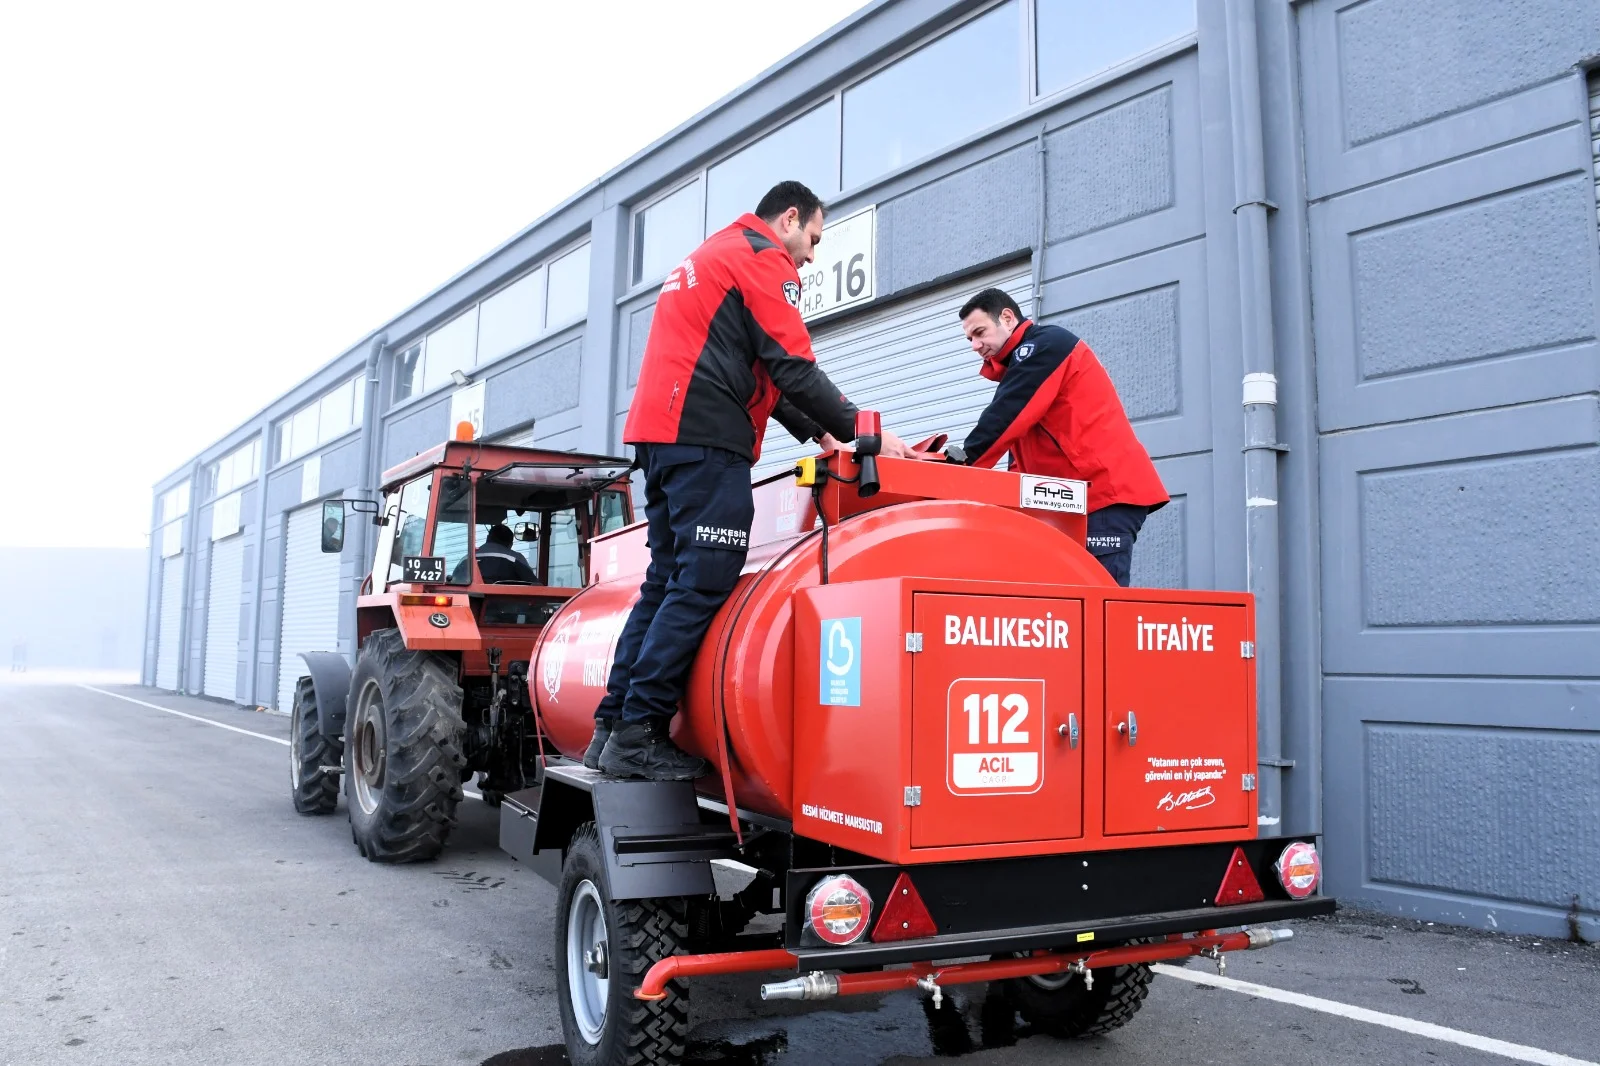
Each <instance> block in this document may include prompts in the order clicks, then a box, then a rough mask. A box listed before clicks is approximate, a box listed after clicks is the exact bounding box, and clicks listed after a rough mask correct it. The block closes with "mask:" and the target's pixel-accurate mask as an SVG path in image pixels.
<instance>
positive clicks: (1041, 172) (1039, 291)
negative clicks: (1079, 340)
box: [1028, 125, 1048, 321]
mask: <svg viewBox="0 0 1600 1066" xmlns="http://www.w3.org/2000/svg"><path fill="white" fill-rule="evenodd" d="M1034 144H1035V146H1036V150H1035V152H1034V157H1035V161H1036V163H1037V164H1038V165H1037V167H1036V168H1035V172H1034V173H1035V175H1036V180H1037V181H1038V183H1039V192H1038V196H1037V198H1036V203H1035V208H1036V210H1037V211H1038V217H1037V227H1036V229H1035V231H1034V238H1033V311H1032V314H1030V315H1029V316H1028V317H1029V318H1032V319H1034V320H1036V321H1037V320H1038V318H1039V317H1040V315H1041V314H1043V311H1044V242H1045V222H1046V219H1045V206H1046V205H1045V188H1044V183H1045V179H1046V178H1047V177H1048V175H1047V174H1046V173H1045V145H1044V126H1042V125H1041V126H1040V127H1039V136H1038V137H1037V138H1036V139H1035V141H1034Z"/></svg>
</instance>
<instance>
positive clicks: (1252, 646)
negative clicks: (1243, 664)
mask: <svg viewBox="0 0 1600 1066" xmlns="http://www.w3.org/2000/svg"><path fill="white" fill-rule="evenodd" d="M1255 657H1256V642H1255V641H1253V640H1241V641H1240V642H1239V658H1241V659H1254V658H1255Z"/></svg>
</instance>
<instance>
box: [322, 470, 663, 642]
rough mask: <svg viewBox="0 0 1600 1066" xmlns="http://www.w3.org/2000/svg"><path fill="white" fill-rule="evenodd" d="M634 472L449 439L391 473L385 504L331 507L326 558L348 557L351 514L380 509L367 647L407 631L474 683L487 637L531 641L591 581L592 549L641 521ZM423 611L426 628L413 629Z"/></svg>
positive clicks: (366, 595) (365, 618)
mask: <svg viewBox="0 0 1600 1066" xmlns="http://www.w3.org/2000/svg"><path fill="white" fill-rule="evenodd" d="M630 465H631V464H630V463H629V462H628V460H626V459H620V458H617V457H614V456H604V455H580V454H575V453H568V452H553V451H539V450H535V449H531V448H517V447H504V446H496V445H491V444H478V443H475V442H470V441H466V442H463V441H452V442H449V443H447V444H442V445H439V446H437V447H435V448H432V449H430V450H428V451H426V452H423V453H422V454H420V455H418V456H416V457H414V458H412V459H409V460H407V461H406V462H404V463H401V464H399V465H398V466H396V467H394V468H393V469H391V470H389V471H388V472H387V473H386V474H385V475H384V484H383V500H382V502H381V503H380V504H377V505H374V504H372V503H370V502H367V503H366V505H365V506H364V507H363V506H362V503H361V501H349V500H335V501H330V502H329V503H328V504H327V505H326V508H325V515H324V521H323V550H324V551H339V550H341V549H342V548H343V544H344V526H343V523H344V517H345V513H346V509H347V508H348V509H350V510H362V511H368V512H369V513H370V512H371V511H372V510H373V509H374V508H376V514H375V516H374V519H373V520H374V522H375V523H376V524H377V525H378V526H379V527H380V532H379V534H378V541H377V547H376V550H375V552H374V555H373V565H372V570H371V572H370V574H369V576H368V577H367V580H366V582H365V583H363V585H362V588H361V596H360V599H359V601H358V607H357V618H358V624H357V630H358V633H357V640H358V642H359V641H364V640H365V639H366V637H367V635H368V634H369V633H370V632H372V631H373V630H376V629H381V628H386V627H389V626H396V625H398V627H399V628H400V629H401V630H402V631H403V632H404V633H405V635H406V637H407V641H406V643H407V645H408V646H411V647H429V648H437V649H440V650H445V649H449V650H456V651H461V652H463V653H466V656H467V660H468V661H467V662H466V663H464V665H465V666H466V672H468V673H474V672H476V671H475V670H474V666H476V665H478V664H477V663H475V662H474V661H473V660H474V659H476V658H478V655H475V654H474V652H476V651H478V647H479V646H481V645H482V643H483V642H482V640H481V639H479V638H480V637H481V636H483V635H486V634H482V633H479V632H477V631H478V630H480V629H482V630H491V629H500V628H502V627H511V629H512V630H513V631H514V630H518V629H520V630H522V632H521V633H520V634H516V635H520V636H521V638H522V639H521V640H514V643H515V644H518V645H520V644H522V643H523V641H528V642H531V640H532V639H533V637H534V636H535V632H533V630H537V629H538V628H539V627H542V626H543V624H544V623H545V621H546V620H548V619H549V618H550V616H551V615H552V614H554V613H555V611H556V609H557V608H558V607H559V606H560V605H561V604H562V603H564V602H565V601H566V600H568V599H570V598H571V597H572V596H574V595H576V594H577V593H578V592H579V591H580V590H582V589H583V587H584V586H585V585H586V584H588V583H589V581H588V575H589V573H590V567H589V546H590V543H591V542H592V541H593V540H594V539H595V538H596V537H598V536H600V535H601V534H603V533H609V532H612V531H613V530H617V529H621V528H622V527H624V526H626V525H628V524H629V523H630V522H632V520H633V504H632V500H631V498H630V496H629V491H628V480H627V474H628V470H629V467H630ZM422 607H426V608H431V609H430V610H427V611H421V612H419V611H417V610H416V608H422ZM419 613H420V614H422V615H425V616H426V617H425V618H421V619H417V620H418V621H422V622H424V623H425V625H424V626H421V627H417V626H413V625H411V624H408V623H411V622H412V621H413V619H412V618H411V615H413V614H419ZM445 619H448V620H449V624H447V625H441V624H440V622H441V621H443V620H445ZM518 650H520V648H519V649H518ZM479 654H481V652H480V653H479ZM518 657H519V658H520V657H521V656H518Z"/></svg>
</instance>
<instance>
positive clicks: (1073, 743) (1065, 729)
mask: <svg viewBox="0 0 1600 1066" xmlns="http://www.w3.org/2000/svg"><path fill="white" fill-rule="evenodd" d="M1056 732H1058V733H1060V734H1061V735H1062V736H1064V737H1066V738H1067V744H1068V746H1069V747H1073V748H1075V747H1077V746H1078V716H1077V715H1076V714H1069V715H1067V724H1066V725H1064V726H1060V727H1059V728H1057V730H1056Z"/></svg>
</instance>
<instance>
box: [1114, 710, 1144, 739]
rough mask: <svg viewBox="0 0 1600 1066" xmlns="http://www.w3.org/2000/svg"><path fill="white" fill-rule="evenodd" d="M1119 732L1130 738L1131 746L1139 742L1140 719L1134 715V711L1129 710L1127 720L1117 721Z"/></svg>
mask: <svg viewBox="0 0 1600 1066" xmlns="http://www.w3.org/2000/svg"><path fill="white" fill-rule="evenodd" d="M1117 732H1118V733H1119V734H1121V735H1122V736H1124V737H1127V738H1128V746H1129V747H1132V746H1133V745H1135V744H1137V743H1139V719H1138V718H1136V717H1134V714H1133V712H1132V711H1129V712H1128V720H1127V721H1126V722H1118V723H1117Z"/></svg>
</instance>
